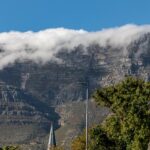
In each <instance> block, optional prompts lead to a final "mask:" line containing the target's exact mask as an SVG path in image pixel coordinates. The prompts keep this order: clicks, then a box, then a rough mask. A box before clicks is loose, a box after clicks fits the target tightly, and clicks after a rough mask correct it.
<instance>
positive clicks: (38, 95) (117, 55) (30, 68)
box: [0, 32, 150, 150]
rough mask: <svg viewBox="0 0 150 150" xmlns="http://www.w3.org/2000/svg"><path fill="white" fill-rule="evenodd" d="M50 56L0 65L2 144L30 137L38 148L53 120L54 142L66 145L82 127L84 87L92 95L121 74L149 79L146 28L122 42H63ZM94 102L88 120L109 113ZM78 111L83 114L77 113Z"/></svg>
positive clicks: (149, 43)
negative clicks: (38, 60) (72, 44)
mask: <svg viewBox="0 0 150 150" xmlns="http://www.w3.org/2000/svg"><path fill="white" fill-rule="evenodd" d="M55 57H56V58H57V60H58V61H56V60H50V61H48V62H46V63H36V62H34V61H31V60H25V61H23V62H20V61H16V62H15V63H13V64H11V65H8V66H6V67H4V68H3V69H2V70H0V131H2V132H1V136H0V143H1V144H11V143H12V144H13V143H15V144H25V145H27V146H28V145H29V143H30V146H31V147H33V149H34V146H35V147H36V146H41V147H40V149H41V150H42V148H43V149H44V146H45V145H46V144H47V143H46V142H47V140H48V133H49V125H50V122H51V121H53V122H54V123H55V128H56V129H57V130H56V133H57V137H58V139H59V143H63V144H64V145H67V141H71V139H72V138H73V137H75V136H76V135H77V134H78V133H80V131H81V130H82V129H83V128H84V127H85V124H84V100H85V99H86V89H87V87H88V89H89V94H90V96H91V95H92V93H93V91H94V90H95V89H96V88H98V87H104V86H108V85H111V84H114V83H116V82H119V81H120V80H122V79H123V78H124V77H125V76H126V75H133V76H137V77H140V78H143V79H144V80H146V81H150V33H148V32H147V33H145V34H142V35H141V36H139V37H138V38H137V39H136V40H132V41H131V42H129V43H128V44H127V45H126V46H122V45H120V46H118V45H117V46H114V45H113V44H111V43H109V41H108V42H107V44H106V45H101V44H100V43H92V44H89V46H87V47H85V46H84V45H82V44H79V45H78V46H75V47H73V48H72V49H68V48H62V49H61V50H60V51H58V52H57V53H56V54H55ZM93 105H94V104H93V102H92V103H91V105H90V112H91V113H90V114H91V116H92V115H94V116H96V114H99V115H100V117H98V116H97V117H95V118H94V119H93V120H92V119H91V122H90V123H91V124H93V123H97V122H101V121H102V120H103V119H104V117H106V116H107V115H108V113H109V110H107V109H106V108H99V109H96V108H95V106H93ZM80 113H81V114H83V115H82V117H81V116H80V117H79V118H78V116H79V115H80ZM67 116H68V117H67ZM73 118H76V120H74V119H73ZM73 121H75V123H73ZM10 135H11V136H10ZM64 135H65V137H64ZM71 135H73V137H70V136H71ZM67 136H68V137H70V139H68V137H67ZM36 148H37V147H36ZM36 148H35V149H36Z"/></svg>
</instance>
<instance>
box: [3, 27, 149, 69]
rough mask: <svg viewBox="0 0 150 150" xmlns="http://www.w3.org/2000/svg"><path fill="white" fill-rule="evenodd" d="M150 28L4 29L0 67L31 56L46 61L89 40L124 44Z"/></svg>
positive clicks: (118, 44)
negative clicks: (93, 29)
mask: <svg viewBox="0 0 150 150" xmlns="http://www.w3.org/2000/svg"><path fill="white" fill-rule="evenodd" d="M148 32H150V25H143V26H137V25H132V24H129V25H125V26H121V27H116V28H110V29H104V30H101V31H97V32H87V31H84V30H70V29H64V28H56V29H47V30H43V31H39V32H32V31H28V32H17V31H11V32H4V33H0V69H3V68H4V67H5V66H7V65H9V64H13V63H14V62H16V61H19V62H23V61H25V60H32V61H34V62H36V63H39V62H41V63H45V62H47V61H49V60H52V59H54V58H55V57H54V55H55V54H56V53H57V52H58V51H60V50H61V49H63V48H67V49H68V50H71V49H72V48H74V47H75V46H78V45H79V44H82V45H83V46H84V47H85V49H86V47H87V46H89V45H90V44H94V43H97V44H100V45H101V46H106V45H111V46H113V47H118V46H119V47H123V50H124V54H125V53H127V52H126V46H127V45H128V44H129V43H131V42H132V41H134V40H136V39H138V38H139V37H140V36H141V35H143V34H145V33H148Z"/></svg>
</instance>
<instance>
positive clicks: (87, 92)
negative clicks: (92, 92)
mask: <svg viewBox="0 0 150 150" xmlns="http://www.w3.org/2000/svg"><path fill="white" fill-rule="evenodd" d="M88 101H89V89H88V86H87V90H86V150H88Z"/></svg>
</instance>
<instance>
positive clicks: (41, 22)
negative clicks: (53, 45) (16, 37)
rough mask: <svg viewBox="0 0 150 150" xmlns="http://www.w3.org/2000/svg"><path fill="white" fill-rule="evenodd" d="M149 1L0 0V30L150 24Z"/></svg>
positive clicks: (90, 28) (95, 27)
mask: <svg viewBox="0 0 150 150" xmlns="http://www.w3.org/2000/svg"><path fill="white" fill-rule="evenodd" d="M149 6H150V0H0V32H7V31H10V30H18V31H28V30H33V31H39V30H42V29H46V28H56V27H64V28H71V29H85V30H88V31H97V30H101V29H102V28H108V27H114V26H121V25H124V24H128V23H135V24H150V9H149Z"/></svg>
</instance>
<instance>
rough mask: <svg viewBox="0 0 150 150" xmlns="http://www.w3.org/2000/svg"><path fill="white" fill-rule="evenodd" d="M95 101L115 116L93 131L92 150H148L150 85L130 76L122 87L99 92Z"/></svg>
mask: <svg viewBox="0 0 150 150" xmlns="http://www.w3.org/2000/svg"><path fill="white" fill-rule="evenodd" d="M94 99H95V101H96V103H97V104H98V105H100V106H105V107H109V108H110V110H111V111H112V113H111V114H110V115H109V116H108V117H107V118H106V120H105V121H104V122H103V123H102V124H101V125H98V126H97V127H94V128H92V129H91V130H90V137H89V139H90V140H89V149H90V150H95V149H96V150H105V149H107V150H147V148H148V143H149V140H150V82H144V81H143V80H140V79H137V78H133V77H128V78H126V79H125V80H124V81H122V82H121V83H119V84H116V85H114V86H110V87H106V88H103V89H99V90H97V91H96V92H95V94H94ZM79 143H80V142H79Z"/></svg>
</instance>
